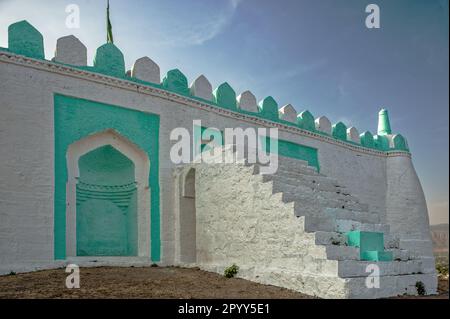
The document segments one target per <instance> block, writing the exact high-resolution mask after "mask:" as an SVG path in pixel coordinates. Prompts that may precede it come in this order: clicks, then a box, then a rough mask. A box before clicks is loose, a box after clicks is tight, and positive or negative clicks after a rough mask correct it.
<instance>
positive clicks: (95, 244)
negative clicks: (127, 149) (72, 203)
mask: <svg viewBox="0 0 450 319" xmlns="http://www.w3.org/2000/svg"><path fill="white" fill-rule="evenodd" d="M78 167H79V170H80V177H79V179H78V183H77V189H76V196H77V221H76V227H77V256H136V255H137V196H136V181H135V180H134V164H133V162H132V161H131V160H130V159H129V158H127V157H126V156H125V155H123V154H122V153H120V152H119V151H118V150H116V149H115V148H114V147H112V146H111V145H105V146H101V147H99V148H97V149H95V150H93V151H90V152H89V153H87V154H85V155H83V156H81V157H80V159H79V160H78Z"/></svg>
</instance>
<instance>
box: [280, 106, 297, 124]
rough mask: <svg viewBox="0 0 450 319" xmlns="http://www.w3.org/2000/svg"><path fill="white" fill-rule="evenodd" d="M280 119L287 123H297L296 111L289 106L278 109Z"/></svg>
mask: <svg viewBox="0 0 450 319" xmlns="http://www.w3.org/2000/svg"><path fill="white" fill-rule="evenodd" d="M280 118H281V119H282V120H285V121H288V122H292V123H297V111H296V110H295V108H294V107H293V106H292V105H291V104H288V105H285V106H283V107H282V108H281V109H280Z"/></svg>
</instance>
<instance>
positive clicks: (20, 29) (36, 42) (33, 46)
mask: <svg viewBox="0 0 450 319" xmlns="http://www.w3.org/2000/svg"><path fill="white" fill-rule="evenodd" d="M8 49H9V50H10V51H11V52H13V53H16V54H20V55H25V56H27V57H30V58H35V59H45V53H44V37H43V36H42V34H41V33H40V32H39V31H38V30H37V29H36V28H35V27H33V26H32V25H31V24H30V23H28V21H25V20H23V21H20V22H16V23H13V24H11V25H10V26H9V27H8Z"/></svg>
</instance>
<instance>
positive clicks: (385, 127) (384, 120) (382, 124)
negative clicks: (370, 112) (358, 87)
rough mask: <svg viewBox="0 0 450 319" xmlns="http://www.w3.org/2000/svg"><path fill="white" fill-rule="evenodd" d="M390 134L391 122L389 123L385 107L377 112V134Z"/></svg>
mask: <svg viewBox="0 0 450 319" xmlns="http://www.w3.org/2000/svg"><path fill="white" fill-rule="evenodd" d="M386 134H392V131H391V124H390V123H389V114H388V111H387V110H386V109H382V110H381V111H380V112H379V113H378V135H386Z"/></svg>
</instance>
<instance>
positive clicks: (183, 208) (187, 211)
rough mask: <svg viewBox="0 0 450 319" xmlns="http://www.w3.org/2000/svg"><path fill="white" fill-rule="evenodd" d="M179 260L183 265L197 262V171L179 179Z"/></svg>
mask: <svg viewBox="0 0 450 319" xmlns="http://www.w3.org/2000/svg"><path fill="white" fill-rule="evenodd" d="M179 183H180V185H179V210H178V211H179V216H178V223H179V229H178V243H177V244H178V246H179V254H178V258H179V261H180V262H183V263H194V262H196V261H197V243H196V238H197V236H196V210H195V169H193V168H190V169H189V170H188V171H187V172H186V173H185V174H182V175H181V176H180V179H179Z"/></svg>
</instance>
